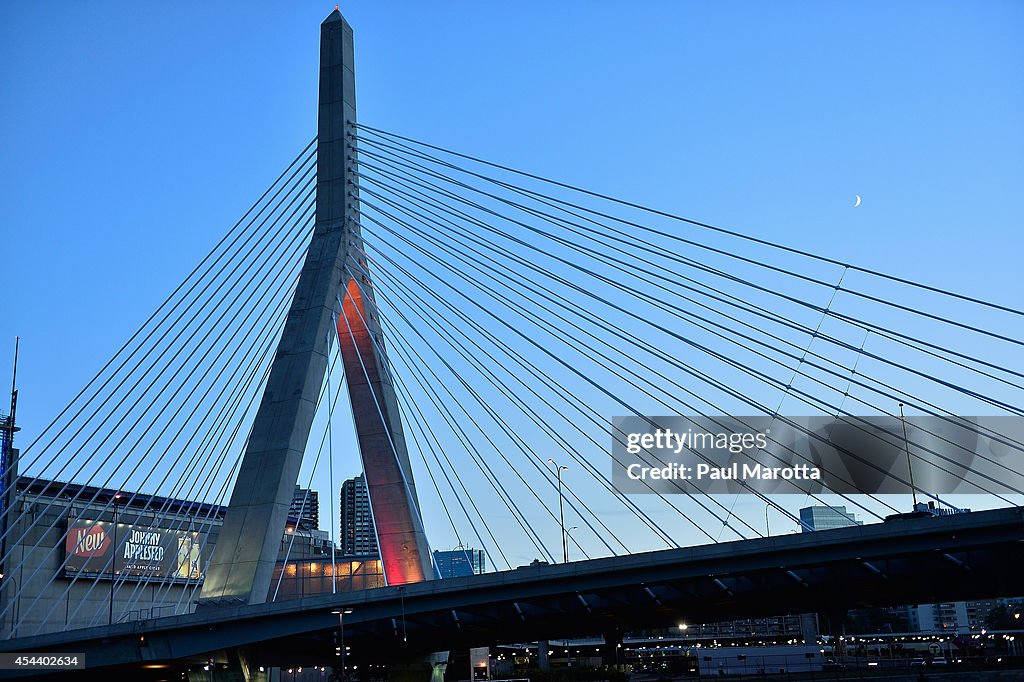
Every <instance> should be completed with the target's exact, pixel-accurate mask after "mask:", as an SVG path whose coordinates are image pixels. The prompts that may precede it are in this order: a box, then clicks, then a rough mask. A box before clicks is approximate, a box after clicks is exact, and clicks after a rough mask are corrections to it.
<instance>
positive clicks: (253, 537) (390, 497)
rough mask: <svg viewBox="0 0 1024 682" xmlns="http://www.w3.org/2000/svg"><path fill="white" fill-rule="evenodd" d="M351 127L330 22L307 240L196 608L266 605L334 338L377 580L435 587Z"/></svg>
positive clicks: (349, 61)
mask: <svg viewBox="0 0 1024 682" xmlns="http://www.w3.org/2000/svg"><path fill="white" fill-rule="evenodd" d="M355 120H356V97H355V57H354V44H353V32H352V28H351V26H349V24H348V22H347V21H345V19H344V17H343V16H342V15H341V13H340V12H339V11H338V10H334V11H333V12H332V13H331V14H330V15H329V16H328V17H327V18H326V19H325V20H324V22H323V23H322V24H321V26H320V89H319V109H318V140H317V180H316V222H315V226H314V229H313V236H312V239H311V241H310V245H309V249H308V250H307V253H306V259H305V262H304V264H303V266H302V270H301V272H300V274H299V281H298V284H297V286H296V290H295V296H294V298H293V300H292V303H291V308H290V309H289V311H288V317H287V319H286V321H285V326H284V331H283V332H282V335H281V340H280V342H279V344H278V348H277V353H276V354H275V356H274V360H273V363H272V365H271V369H270V376H269V378H268V380H267V385H266V387H265V389H264V393H263V398H262V401H261V402H260V406H259V409H258V411H257V413H256V418H255V421H254V423H253V428H252V433H251V435H250V437H249V441H248V443H247V445H246V451H245V455H244V457H243V459H242V463H241V466H240V468H239V472H238V478H237V480H236V482H235V486H234V489H233V490H232V493H231V500H230V503H229V505H228V509H227V513H226V515H225V518H224V525H223V527H222V529H221V532H220V536H219V538H218V540H217V545H216V547H215V549H214V553H213V557H212V559H211V561H210V564H209V567H208V569H207V571H206V578H205V581H204V583H203V589H202V593H201V595H200V599H199V603H200V606H201V607H206V606H209V605H213V604H218V603H249V604H258V603H262V602H265V601H266V599H267V594H268V591H269V589H270V584H271V577H272V575H273V571H274V567H275V564H276V562H277V559H278V552H279V551H280V547H281V538H282V536H283V534H284V529H285V524H286V522H287V517H288V509H289V505H290V504H291V501H292V495H293V493H294V489H295V484H296V482H297V480H298V475H299V469H300V467H301V464H302V455H303V452H304V451H305V448H306V442H307V440H308V438H309V432H310V429H311V427H312V423H313V417H314V414H315V412H316V407H317V400H318V397H319V394H320V390H321V387H322V385H323V381H324V376H325V373H326V371H327V367H328V352H329V339H330V337H331V336H332V335H333V334H337V337H338V340H339V343H340V350H341V354H342V359H343V362H344V366H345V374H346V379H347V382H348V390H349V397H350V399H351V403H352V410H353V414H354V417H355V423H356V431H357V434H358V438H359V447H360V454H361V457H362V461H363V469H364V471H365V474H366V483H367V488H368V490H369V494H370V506H371V510H372V512H373V517H374V525H375V527H376V532H377V538H378V547H379V548H380V552H381V558H382V564H383V568H384V575H385V579H386V580H387V581H388V583H389V584H392V585H395V584H403V583H410V582H418V581H421V580H426V579H431V578H433V569H432V567H431V559H430V548H429V545H428V544H427V539H426V534H425V532H424V530H423V521H422V518H421V516H420V512H419V504H418V501H417V497H416V487H415V483H414V481H413V474H412V468H411V466H410V464H409V455H408V451H407V447H406V443H405V437H404V434H403V431H402V423H401V417H400V414H399V410H398V401H397V397H396V394H395V389H394V386H393V384H392V379H391V373H390V371H389V369H388V367H387V365H386V358H385V357H384V356H383V354H382V352H381V349H382V348H383V336H382V333H381V329H380V326H379V322H378V316H377V306H376V303H375V301H374V298H373V289H372V283H371V281H370V278H369V274H368V269H367V263H366V261H365V257H364V256H363V255H362V254H363V243H362V237H361V234H360V228H359V221H358V216H359V196H358V190H357V188H356V186H355V183H354V182H352V179H351V174H352V171H353V170H354V163H355V152H354V151H353V150H352V147H351V145H350V144H349V139H350V133H351V132H353V131H352V126H353V125H354V122H355ZM355 278H359V279H358V281H357V280H356V279H355ZM339 304H340V305H339ZM330 494H331V495H336V494H338V491H336V490H332V491H330ZM332 521H333V519H332Z"/></svg>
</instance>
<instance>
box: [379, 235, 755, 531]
mask: <svg viewBox="0 0 1024 682" xmlns="http://www.w3.org/2000/svg"><path fill="white" fill-rule="evenodd" d="M364 217H365V216H364ZM370 220H371V222H374V224H378V223H376V221H373V220H372V219H370ZM378 225H379V224H378ZM364 227H365V229H366V230H367V231H368V232H369V233H370V234H372V235H375V236H376V233H375V232H374V231H373V230H371V228H369V227H368V226H366V225H365V224H364ZM395 234H396V235H397V233H395ZM397 236H400V235H397ZM380 255H381V257H382V258H384V259H386V260H387V261H388V262H389V263H390V264H391V266H392V267H393V268H395V269H396V270H397V271H398V272H401V273H402V274H403V275H404V276H405V277H406V278H408V279H411V280H413V281H416V282H417V283H418V284H419V285H420V287H421V288H423V289H425V290H430V287H427V286H426V285H424V284H423V283H422V282H420V281H419V280H418V279H417V278H416V277H415V275H413V274H411V273H410V272H409V271H407V270H405V268H402V267H401V266H400V265H399V264H398V263H396V262H394V261H393V260H392V259H391V258H389V257H387V256H386V255H385V254H383V253H381V254H380ZM425 255H426V254H425ZM424 272H426V273H427V274H429V275H430V276H431V277H433V278H434V279H436V280H437V281H438V283H440V284H442V286H445V287H446V288H448V289H449V290H451V291H452V292H453V293H455V294H457V295H459V296H460V297H462V298H464V299H465V300H466V302H467V303H470V304H471V305H472V306H474V307H477V308H478V309H479V310H481V311H482V312H483V311H485V308H484V307H483V306H482V305H481V304H480V303H479V302H477V301H476V300H474V299H472V298H470V297H468V296H466V294H465V293H464V292H461V291H459V290H458V289H456V288H454V287H452V286H451V285H450V283H448V282H447V281H446V280H445V279H444V278H442V277H440V276H438V275H437V274H436V273H433V272H431V271H429V270H426V269H424ZM438 300H439V301H440V302H442V303H444V304H446V305H447V302H446V301H445V300H444V299H443V298H440V297H439V298H438ZM447 307H448V309H449V311H450V312H452V313H453V314H456V315H460V313H459V312H458V311H457V310H456V309H455V308H454V307H451V306H450V305H448V306H447ZM487 314H488V315H489V316H490V317H492V318H493V319H495V320H498V321H499V322H501V323H502V324H503V325H505V326H506V328H507V329H509V330H511V329H513V327H511V326H510V325H508V323H506V322H504V321H502V320H501V318H499V317H497V316H496V315H495V314H494V313H492V312H490V311H487ZM460 316H461V317H462V319H463V321H464V322H466V323H467V324H468V325H470V326H473V327H474V328H476V329H478V330H479V329H480V327H479V325H477V324H476V323H475V322H473V321H472V320H471V319H469V318H467V317H465V316H462V315H460ZM516 334H517V335H518V336H520V338H522V339H523V340H525V341H527V343H528V344H530V345H533V346H534V347H535V348H537V349H540V350H541V351H542V352H543V353H545V354H546V355H548V356H549V357H550V358H552V359H554V360H555V361H556V362H557V363H558V364H560V365H562V367H563V368H568V367H571V365H569V364H568V363H566V362H565V361H564V360H562V359H561V358H560V357H558V356H557V355H555V354H553V353H551V352H550V351H548V350H547V349H545V348H544V347H543V346H541V345H539V344H538V343H537V342H536V341H535V340H533V339H531V338H530V337H528V336H526V335H525V334H523V333H521V332H519V331H518V330H517V331H516ZM572 371H573V373H575V374H576V375H577V376H579V377H580V378H582V379H583V380H584V381H585V382H586V383H588V384H590V385H591V387H595V388H597V390H599V391H601V392H602V393H605V394H606V395H608V396H609V397H611V398H612V399H613V400H615V401H616V402H617V403H619V404H620V406H621V405H622V403H623V402H624V401H623V400H622V399H621V398H620V397H618V396H616V395H615V394H613V393H611V392H610V391H608V390H607V389H604V388H603V387H601V386H600V385H599V384H597V383H596V382H595V381H593V380H592V379H590V378H589V377H588V376H587V375H585V374H583V373H581V372H579V371H578V370H575V368H573V370H572ZM555 385H556V386H557V385H558V384H557V383H556V384H555ZM562 390H563V391H564V392H565V393H567V394H568V393H570V392H569V391H565V390H564V388H563V389H562ZM626 409H627V411H628V413H631V414H638V413H637V412H635V411H634V410H632V409H630V408H629V407H628V406H626ZM695 501H696V502H697V503H698V504H700V505H701V506H704V508H705V510H706V511H709V513H711V514H712V515H713V516H715V514H714V513H713V512H710V510H708V509H707V507H706V506H705V505H704V503H703V502H702V501H701V500H700V499H696V500H695ZM676 511H678V512H680V513H683V514H684V515H685V513H684V512H682V511H681V510H679V509H678V508H676ZM718 518H719V521H721V520H722V519H721V517H718ZM691 524H692V525H693V526H694V527H695V528H697V529H699V530H701V531H702V532H704V529H703V526H702V525H701V524H697V523H694V522H692V521H691ZM748 527H749V526H748ZM751 530H753V532H754V533H758V531H756V529H753V528H752V527H751ZM738 535H739V536H740V537H741V538H743V537H745V536H744V535H743V534H742V533H740V532H738ZM711 539H713V537H712V538H711Z"/></svg>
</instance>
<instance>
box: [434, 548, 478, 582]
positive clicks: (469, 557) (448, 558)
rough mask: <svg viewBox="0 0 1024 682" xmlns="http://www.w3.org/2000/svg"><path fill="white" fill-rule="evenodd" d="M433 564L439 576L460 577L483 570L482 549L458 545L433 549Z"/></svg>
mask: <svg viewBox="0 0 1024 682" xmlns="http://www.w3.org/2000/svg"><path fill="white" fill-rule="evenodd" d="M434 564H435V565H436V566H437V572H438V574H439V575H440V577H441V578H460V577H462V576H466V575H474V574H476V575H479V574H480V573H483V572H484V551H483V550H482V549H466V548H462V547H458V548H456V549H451V550H434Z"/></svg>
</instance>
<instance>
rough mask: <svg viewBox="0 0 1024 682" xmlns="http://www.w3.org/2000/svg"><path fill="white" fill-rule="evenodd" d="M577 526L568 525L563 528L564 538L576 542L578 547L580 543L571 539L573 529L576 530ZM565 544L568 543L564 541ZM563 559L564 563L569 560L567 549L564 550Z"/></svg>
mask: <svg viewBox="0 0 1024 682" xmlns="http://www.w3.org/2000/svg"><path fill="white" fill-rule="evenodd" d="M577 528H579V526H569V527H568V528H566V529H565V537H566V540H572V541H573V542H574V543H575V544H576V546H577V547H579V546H580V543H578V542H576V541H575V540H573V539H572V532H573V531H574V530H576V529H577ZM566 544H567V545H568V543H566ZM565 560H566V563H568V561H569V553H568V551H566V554H565Z"/></svg>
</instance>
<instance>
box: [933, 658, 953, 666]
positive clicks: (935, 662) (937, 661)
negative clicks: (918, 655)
mask: <svg viewBox="0 0 1024 682" xmlns="http://www.w3.org/2000/svg"><path fill="white" fill-rule="evenodd" d="M932 665H949V661H947V660H946V659H945V657H943V656H936V657H935V658H933V659H932Z"/></svg>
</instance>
